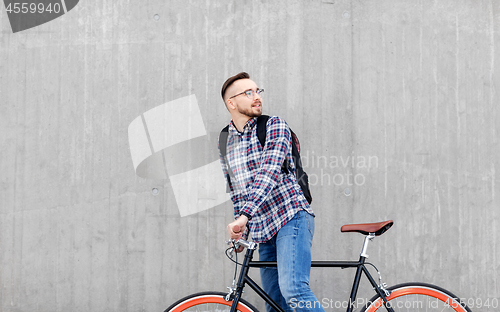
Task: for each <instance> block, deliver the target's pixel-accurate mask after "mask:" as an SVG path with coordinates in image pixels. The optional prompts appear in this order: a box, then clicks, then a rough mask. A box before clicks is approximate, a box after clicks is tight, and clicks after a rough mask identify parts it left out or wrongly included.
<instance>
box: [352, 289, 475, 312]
mask: <svg viewBox="0 0 500 312" xmlns="http://www.w3.org/2000/svg"><path fill="white" fill-rule="evenodd" d="M388 290H389V291H390V293H391V295H390V296H389V297H387V301H388V305H389V306H390V307H392V308H393V309H394V311H395V312H408V311H442V312H448V311H449V312H451V311H456V312H471V310H470V309H469V308H468V307H467V306H466V305H465V303H463V302H462V303H461V302H460V299H459V298H458V297H457V296H455V295H454V294H452V293H451V292H449V291H447V290H446V289H443V288H441V287H438V286H434V285H431V284H424V283H405V284H398V285H395V286H392V287H389V288H388ZM375 311H378V312H381V311H387V310H386V309H385V306H384V301H383V300H382V298H381V297H380V296H379V295H375V296H374V297H373V298H371V299H370V300H369V301H368V302H367V303H366V304H364V307H363V309H362V310H361V312H375Z"/></svg>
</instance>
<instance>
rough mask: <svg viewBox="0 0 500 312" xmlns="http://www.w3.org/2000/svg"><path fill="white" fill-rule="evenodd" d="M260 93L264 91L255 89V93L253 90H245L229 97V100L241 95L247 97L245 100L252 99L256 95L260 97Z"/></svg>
mask: <svg viewBox="0 0 500 312" xmlns="http://www.w3.org/2000/svg"><path fill="white" fill-rule="evenodd" d="M262 92H264V89H259V88H257V90H255V91H254V90H246V91H243V92H241V93H238V94H236V95H233V96H232V97H230V99H232V98H234V97H237V96H238V95H242V94H245V95H246V96H247V98H249V99H253V97H254V96H255V94H256V93H257V94H258V95H261V94H262Z"/></svg>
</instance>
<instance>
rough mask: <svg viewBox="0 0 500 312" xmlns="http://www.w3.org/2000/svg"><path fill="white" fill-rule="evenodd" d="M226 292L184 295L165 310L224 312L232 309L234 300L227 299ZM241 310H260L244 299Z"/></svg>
mask: <svg viewBox="0 0 500 312" xmlns="http://www.w3.org/2000/svg"><path fill="white" fill-rule="evenodd" d="M225 297H226V294H225V293H222V292H216V291H207V292H200V293H196V294H192V295H189V296H187V297H184V298H182V299H180V300H178V301H177V302H175V303H174V304H172V305H171V306H170V307H168V308H167V309H166V310H165V312H180V311H200V312H201V311H203V312H212V311H213V312H223V311H229V310H231V305H232V304H233V301H232V300H231V301H226V300H225V299H224V298H225ZM237 310H238V311H240V312H258V310H257V309H256V308H255V307H254V306H252V305H251V304H250V303H248V302H247V301H246V300H244V299H240V301H239V302H238V308H237Z"/></svg>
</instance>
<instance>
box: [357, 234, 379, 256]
mask: <svg viewBox="0 0 500 312" xmlns="http://www.w3.org/2000/svg"><path fill="white" fill-rule="evenodd" d="M374 238H375V233H369V234H368V235H366V237H365V242H364V243H363V249H362V250H361V255H360V256H361V257H363V258H368V257H369V256H368V254H367V253H366V250H367V249H368V243H369V242H370V241H371V240H372V239H374Z"/></svg>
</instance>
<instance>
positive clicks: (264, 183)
mask: <svg viewBox="0 0 500 312" xmlns="http://www.w3.org/2000/svg"><path fill="white" fill-rule="evenodd" d="M290 139H291V134H290V129H289V128H288V125H287V124H286V122H285V121H284V120H283V119H281V118H279V117H270V118H269V120H268V124H267V127H266V144H265V146H264V150H263V152H262V156H261V163H260V168H259V169H258V171H257V173H256V175H255V179H254V182H253V185H252V188H251V190H250V192H249V194H251V195H250V196H249V198H248V200H247V201H246V202H245V204H244V205H243V207H242V208H241V209H240V214H242V215H245V216H247V217H248V218H249V219H251V218H252V216H253V215H254V214H255V213H256V212H257V211H259V209H260V207H261V206H262V204H263V203H264V201H265V200H266V198H267V197H268V196H269V194H270V193H271V191H272V190H273V189H274V187H275V186H276V184H277V183H278V180H279V174H280V172H281V165H282V164H283V161H284V160H285V157H286V155H287V152H288V149H289V148H290Z"/></svg>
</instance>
